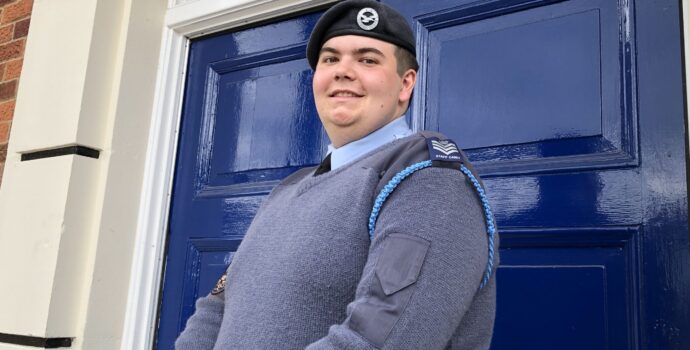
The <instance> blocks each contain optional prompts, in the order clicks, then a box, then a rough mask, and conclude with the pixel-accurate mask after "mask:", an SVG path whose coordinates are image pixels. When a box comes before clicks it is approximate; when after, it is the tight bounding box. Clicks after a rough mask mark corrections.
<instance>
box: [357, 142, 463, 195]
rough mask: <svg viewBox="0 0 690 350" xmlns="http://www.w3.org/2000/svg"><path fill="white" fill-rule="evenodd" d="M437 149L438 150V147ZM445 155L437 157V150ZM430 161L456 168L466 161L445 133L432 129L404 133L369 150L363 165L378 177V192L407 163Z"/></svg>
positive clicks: (409, 165)
mask: <svg viewBox="0 0 690 350" xmlns="http://www.w3.org/2000/svg"><path fill="white" fill-rule="evenodd" d="M438 149H440V150H441V151H438ZM439 152H440V154H441V156H442V157H445V156H446V155H445V154H444V152H445V153H447V154H448V155H450V157H453V156H456V157H455V158H452V159H448V160H447V161H445V162H444V161H438V160H437V159H435V158H434V157H438V156H437V153H439ZM425 162H431V163H430V164H429V166H433V167H452V168H457V169H459V167H460V164H461V163H468V161H467V158H466V157H465V155H464V153H462V150H460V149H459V148H458V147H457V145H456V144H455V143H454V142H453V141H452V140H450V139H449V138H448V137H446V136H445V135H444V134H441V133H439V132H435V131H419V132H417V133H415V134H413V135H410V136H408V137H405V138H402V139H399V140H396V141H394V142H393V143H391V145H389V147H385V148H383V149H381V150H380V151H379V152H376V153H374V154H372V155H371V156H370V157H368V159H367V160H366V161H365V163H364V164H363V166H366V167H368V168H372V169H374V170H375V171H376V172H377V173H378V174H379V177H380V179H381V180H380V183H379V186H378V188H377V189H376V191H377V192H379V191H380V190H381V189H382V188H383V186H385V185H386V184H387V183H388V182H389V181H390V180H391V179H393V178H394V177H395V176H396V175H398V174H400V173H401V172H403V171H404V170H405V169H408V168H409V167H414V166H415V165H421V164H423V163H425Z"/></svg>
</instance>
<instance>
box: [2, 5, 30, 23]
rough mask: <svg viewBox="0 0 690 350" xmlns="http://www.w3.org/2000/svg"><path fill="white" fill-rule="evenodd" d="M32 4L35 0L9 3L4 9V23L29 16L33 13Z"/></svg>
mask: <svg viewBox="0 0 690 350" xmlns="http://www.w3.org/2000/svg"><path fill="white" fill-rule="evenodd" d="M31 6H33V0H19V1H17V2H16V3H14V4H11V5H7V7H5V8H4V9H3V11H2V23H3V24H4V23H10V22H14V21H16V20H18V19H20V18H24V17H28V16H29V15H30V14H31Z"/></svg>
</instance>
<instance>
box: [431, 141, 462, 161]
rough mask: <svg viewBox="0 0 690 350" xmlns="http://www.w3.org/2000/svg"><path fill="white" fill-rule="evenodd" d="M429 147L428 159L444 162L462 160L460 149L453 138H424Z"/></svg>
mask: <svg viewBox="0 0 690 350" xmlns="http://www.w3.org/2000/svg"><path fill="white" fill-rule="evenodd" d="M426 144H427V146H428V147H429V159H431V160H432V161H434V160H441V161H444V162H462V156H461V155H460V149H459V148H458V145H456V144H455V142H453V140H450V139H449V140H439V139H438V138H436V137H431V138H428V139H426Z"/></svg>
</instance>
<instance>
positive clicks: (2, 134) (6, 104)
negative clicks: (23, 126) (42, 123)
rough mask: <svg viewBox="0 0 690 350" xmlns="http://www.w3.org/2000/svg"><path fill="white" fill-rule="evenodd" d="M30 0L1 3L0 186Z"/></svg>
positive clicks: (22, 56)
mask: <svg viewBox="0 0 690 350" xmlns="http://www.w3.org/2000/svg"><path fill="white" fill-rule="evenodd" d="M32 6H33V0H0V184H1V183H2V173H3V171H4V169H5V158H6V157H7V143H8V141H9V136H10V129H11V128H12V117H13V115H14V102H15V99H16V97H17V85H18V83H19V75H20V73H21V71H22V63H23V58H24V47H25V46H26V35H27V33H28V32H29V21H30V16H31V7H32Z"/></svg>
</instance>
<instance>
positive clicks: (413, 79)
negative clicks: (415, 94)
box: [398, 69, 417, 104]
mask: <svg viewBox="0 0 690 350" xmlns="http://www.w3.org/2000/svg"><path fill="white" fill-rule="evenodd" d="M416 83H417V71H416V70H414V69H408V70H407V71H406V72H405V73H404V74H403V76H402V89H400V94H398V102H400V103H402V104H405V103H409V102H410V97H412V90H413V89H414V85H415V84H416Z"/></svg>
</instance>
